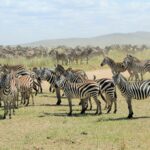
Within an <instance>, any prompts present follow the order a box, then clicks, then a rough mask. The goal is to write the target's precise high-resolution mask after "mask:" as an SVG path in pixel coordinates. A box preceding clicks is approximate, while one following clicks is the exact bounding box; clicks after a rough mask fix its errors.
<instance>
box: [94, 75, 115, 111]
mask: <svg viewBox="0 0 150 150" xmlns="http://www.w3.org/2000/svg"><path fill="white" fill-rule="evenodd" d="M95 81H96V82H97V83H98V85H99V87H100V91H101V93H105V96H106V99H103V98H102V99H103V100H104V101H105V103H106V105H105V109H106V108H108V110H107V113H109V112H110V111H111V108H112V103H113V102H114V113H116V112H117V93H116V87H115V84H114V82H113V81H112V79H109V78H101V79H95Z"/></svg>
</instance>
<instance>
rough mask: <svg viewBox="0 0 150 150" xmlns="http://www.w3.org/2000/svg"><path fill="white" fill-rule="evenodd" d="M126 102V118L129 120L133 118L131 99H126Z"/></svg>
mask: <svg viewBox="0 0 150 150" xmlns="http://www.w3.org/2000/svg"><path fill="white" fill-rule="evenodd" d="M126 101H127V104H128V110H129V115H128V118H129V119H130V118H132V117H133V110H132V104H131V98H127V99H126Z"/></svg>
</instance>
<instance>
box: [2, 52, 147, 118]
mask: <svg viewBox="0 0 150 150" xmlns="http://www.w3.org/2000/svg"><path fill="white" fill-rule="evenodd" d="M106 64H107V65H108V66H109V67H110V68H111V71H112V74H113V77H112V79H109V78H102V79H96V77H94V79H93V80H90V79H88V77H87V75H86V73H85V72H84V71H83V70H80V69H78V70H75V69H72V68H68V69H65V68H64V67H63V66H62V65H59V64H58V65H57V66H55V68H54V69H48V68H37V67H34V68H33V69H32V70H27V69H26V68H25V67H24V66H22V65H16V66H9V65H1V66H0V73H1V75H0V104H1V106H2V105H3V106H4V117H3V118H4V119H5V118H6V116H7V115H9V118H11V110H13V113H15V108H18V107H19V98H20V97H21V98H20V100H21V104H23V105H25V106H28V105H29V100H30V97H31V98H32V104H33V105H34V98H33V97H34V96H33V90H34V91H35V95H36V94H37V93H38V92H41V93H42V92H43V89H42V85H41V82H42V80H45V81H47V82H49V83H50V88H49V90H50V92H52V91H53V92H56V98H57V102H56V104H57V105H60V104H61V97H62V96H61V90H63V95H64V96H66V98H67V99H68V104H69V113H68V115H72V99H73V98H77V99H80V103H79V104H80V105H81V114H83V113H85V111H86V110H87V108H88V105H89V104H90V110H91V109H92V102H91V100H92V99H94V101H95V104H96V106H97V109H96V112H95V114H102V109H101V101H100V99H99V96H100V97H101V99H102V100H103V101H104V102H105V109H107V113H109V112H110V111H111V109H112V105H113V104H114V111H113V112H114V113H116V112H117V93H116V87H118V88H119V90H120V91H121V93H122V95H123V96H124V97H125V99H126V102H127V105H128V110H129V115H128V118H132V117H133V109H132V99H145V98H147V97H149V96H150V80H144V81H143V75H144V74H145V73H146V72H150V60H145V61H142V62H141V61H140V60H139V59H137V58H136V57H133V56H131V55H127V56H126V57H125V58H124V60H123V62H115V61H114V60H113V59H111V58H109V57H104V59H103V61H102V62H101V64H100V66H104V65H106ZM124 71H128V72H129V74H130V77H129V79H128V80H132V82H129V81H127V79H126V78H125V77H124V76H123V75H122V74H121V72H124ZM139 74H140V75H141V80H140V78H139ZM134 77H135V81H133V78H134ZM138 80H139V81H138Z"/></svg>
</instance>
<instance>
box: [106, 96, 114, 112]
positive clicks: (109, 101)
mask: <svg viewBox="0 0 150 150" xmlns="http://www.w3.org/2000/svg"><path fill="white" fill-rule="evenodd" d="M106 99H107V104H108V107H107V108H108V110H107V114H108V113H110V111H111V108H112V103H113V101H112V99H111V97H110V96H109V95H108V94H106Z"/></svg>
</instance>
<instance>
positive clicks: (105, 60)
mask: <svg viewBox="0 0 150 150" xmlns="http://www.w3.org/2000/svg"><path fill="white" fill-rule="evenodd" d="M110 63H111V59H110V58H109V57H105V58H104V59H103V61H102V62H101V65H100V66H104V65H106V64H110Z"/></svg>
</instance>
